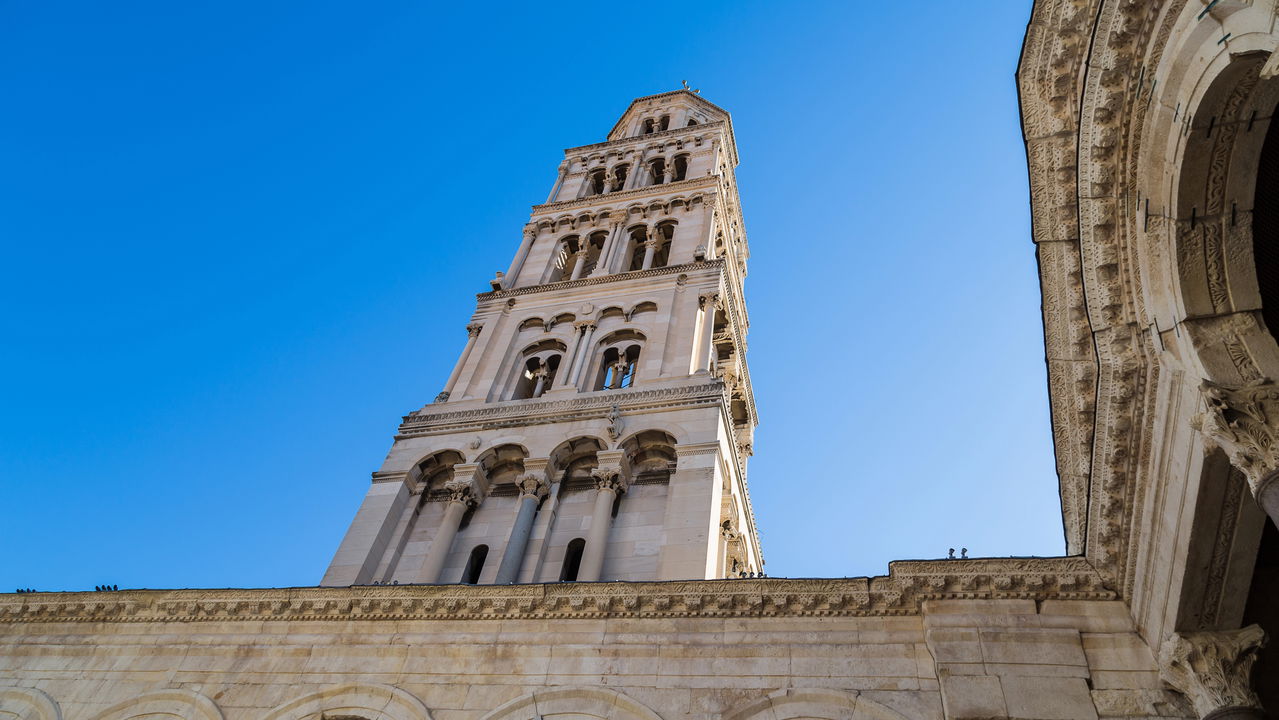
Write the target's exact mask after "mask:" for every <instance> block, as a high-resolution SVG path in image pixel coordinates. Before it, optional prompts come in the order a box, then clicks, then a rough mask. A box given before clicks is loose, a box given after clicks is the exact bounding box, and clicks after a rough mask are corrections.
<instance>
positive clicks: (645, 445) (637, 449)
mask: <svg viewBox="0 0 1279 720" xmlns="http://www.w3.org/2000/svg"><path fill="white" fill-rule="evenodd" d="M622 449H623V450H624V451H626V459H627V461H628V462H629V463H630V466H631V482H632V484H636V485H659V484H665V483H668V482H670V478H671V474H672V473H674V472H675V463H676V456H675V438H673V437H671V436H670V435H669V434H668V433H665V432H663V431H661V430H644V431H642V432H640V433H637V434H635V435H633V436H631V437H630V438H627V439H626V441H625V442H623V443H622Z"/></svg>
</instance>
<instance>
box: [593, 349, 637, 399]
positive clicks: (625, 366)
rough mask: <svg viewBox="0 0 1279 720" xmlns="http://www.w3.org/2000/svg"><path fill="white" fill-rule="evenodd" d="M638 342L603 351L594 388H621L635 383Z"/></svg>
mask: <svg viewBox="0 0 1279 720" xmlns="http://www.w3.org/2000/svg"><path fill="white" fill-rule="evenodd" d="M639 356H640V346H639V345H638V344H631V345H617V346H614V347H610V348H608V349H606V350H605V351H604V355H603V358H602V361H601V363H600V372H599V376H598V378H597V379H596V381H595V389H596V390H622V389H624V388H628V387H631V386H632V385H634V384H635V368H636V367H637V366H638V365H639Z"/></svg>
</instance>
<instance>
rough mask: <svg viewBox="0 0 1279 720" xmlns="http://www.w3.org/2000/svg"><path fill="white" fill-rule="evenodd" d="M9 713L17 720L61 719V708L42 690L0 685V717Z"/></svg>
mask: <svg viewBox="0 0 1279 720" xmlns="http://www.w3.org/2000/svg"><path fill="white" fill-rule="evenodd" d="M10 714H12V715H15V716H17V718H18V720H62V708H60V707H58V703H57V702H56V701H55V700H54V699H53V698H51V697H49V696H48V695H47V694H45V693H44V692H43V691H41V690H36V689H35V688H21V687H0V717H4V716H5V715H10Z"/></svg>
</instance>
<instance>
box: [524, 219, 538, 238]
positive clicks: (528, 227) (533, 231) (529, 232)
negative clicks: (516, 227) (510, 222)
mask: <svg viewBox="0 0 1279 720" xmlns="http://www.w3.org/2000/svg"><path fill="white" fill-rule="evenodd" d="M524 237H526V238H528V239H529V240H532V239H533V238H535V237H537V224H536V223H526V224H525V225H524Z"/></svg>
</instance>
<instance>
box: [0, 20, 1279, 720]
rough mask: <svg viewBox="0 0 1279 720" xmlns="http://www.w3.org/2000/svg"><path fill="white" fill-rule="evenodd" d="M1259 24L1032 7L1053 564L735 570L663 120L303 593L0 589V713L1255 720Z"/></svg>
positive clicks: (624, 127)
mask: <svg viewBox="0 0 1279 720" xmlns="http://www.w3.org/2000/svg"><path fill="white" fill-rule="evenodd" d="M1275 25H1276V6H1275V4H1274V2H1272V1H1271V0H1252V1H1248V0H1149V2H1134V1H1132V0H1038V1H1037V2H1036V3H1035V4H1034V7H1033V10H1032V17H1031V21H1030V24H1029V26H1028V29H1027V36H1026V42H1025V46H1024V49H1023V56H1022V60H1021V65H1020V67H1019V70H1018V78H1017V79H1018V83H1019V91H1020V95H1021V102H1022V113H1023V128H1024V131H1025V139H1026V146H1027V157H1028V162H1029V167H1030V179H1031V182H1030V185H1031V188H1030V190H1031V193H1030V194H1031V203H1032V211H1033V221H1034V226H1033V235H1034V241H1035V243H1036V249H1037V256H1038V260H1039V270H1040V276H1041V281H1042V286H1043V296H1044V297H1043V312H1044V327H1045V341H1046V342H1045V346H1046V355H1047V360H1048V375H1049V393H1050V397H1051V400H1052V404H1051V405H1052V414H1053V417H1052V421H1053V432H1054V438H1055V446H1056V452H1057V463H1058V475H1059V478H1058V479H1059V483H1060V488H1061V497H1062V505H1063V518H1064V521H1065V531H1066V539H1067V547H1068V553H1069V557H1063V558H1008V559H974V560H966V559H965V560H950V561H926V562H922V561H911V562H895V563H892V564H891V565H890V567H889V574H888V575H886V576H882V577H872V578H848V579H839V580H787V579H768V578H762V577H750V576H751V575H755V574H758V573H759V572H760V570H762V568H763V556H762V553H761V550H760V544H759V538H758V534H757V532H756V529H755V525H754V520H753V515H752V512H751V506H750V499H749V495H748V493H747V489H746V464H747V460H748V458H749V457H750V455H751V452H752V449H753V448H752V442H753V440H752V433H753V429H754V427H755V423H756V421H757V418H756V411H755V407H754V402H753V396H752V393H751V386H750V375H749V372H748V369H747V365H746V358H745V350H746V332H747V328H748V326H749V324H748V319H747V315H746V308H745V305H744V300H743V298H744V295H743V292H742V282H743V278H744V277H745V274H746V265H747V259H748V257H749V250H748V244H747V241H746V236H745V232H744V228H743V225H742V220H741V211H740V207H739V205H738V200H737V192H736V183H735V180H734V177H733V168H735V167H736V165H737V150H736V146H735V143H734V141H733V132H732V123H731V119H730V118H729V116H728V114H727V113H726V112H724V111H723V110H722V109H720V108H718V107H716V106H714V105H713V104H711V103H709V102H707V101H705V100H704V99H702V98H701V97H700V96H698V95H697V94H695V93H692V92H689V91H686V90H685V91H676V92H672V93H663V94H661V95H655V96H650V97H646V98H640V99H638V100H636V101H635V102H634V103H632V104H631V106H630V107H629V108H628V109H627V111H626V113H625V114H624V115H623V116H622V118H621V119H620V120H619V121H618V123H617V124H616V125H615V126H614V128H613V129H612V130H611V131H610V133H609V135H608V136H607V141H606V142H604V143H600V144H598V145H588V146H584V147H579V148H572V149H570V150H568V151H566V153H565V159H564V162H563V163H562V164H561V165H560V168H559V172H558V175H557V177H556V178H555V181H554V182H553V186H552V190H551V192H550V195H549V197H548V198H547V201H546V202H545V203H544V204H541V205H538V206H536V207H534V209H533V213H532V215H531V218H530V222H529V223H528V224H527V225H526V226H525V228H524V233H523V236H522V239H521V242H520V243H519V245H518V249H517V250H516V253H515V256H514V259H513V261H512V262H511V264H510V265H509V267H508V269H507V270H506V271H505V272H504V273H499V274H498V276H497V277H496V278H495V279H494V280H492V281H491V288H492V289H491V290H490V291H488V292H485V293H482V294H481V295H479V297H478V299H477V307H476V312H475V314H474V315H473V317H472V318H471V322H470V323H469V324H468V325H467V327H466V336H465V337H462V333H461V332H459V334H458V335H459V336H458V338H457V339H458V341H459V345H461V351H460V353H459V360H458V362H457V365H456V367H455V369H454V371H453V372H452V373H451V375H450V377H449V378H448V380H447V381H446V383H445V384H444V387H443V388H442V391H441V392H440V394H439V396H438V397H436V398H435V399H434V401H433V402H431V403H429V404H426V405H425V406H423V407H422V408H421V409H419V410H417V411H415V412H413V413H411V414H409V415H408V416H406V417H404V418H403V422H402V424H401V425H400V428H399V432H398V433H397V435H396V437H395V438H394V441H393V444H392V447H391V450H390V452H389V454H388V455H387V457H386V460H385V461H384V462H383V464H382V466H381V467H380V468H379V469H378V470H377V472H375V473H374V474H373V478H372V480H373V481H372V483H371V486H370V488H369V491H368V494H367V496H366V498H365V500H364V502H363V504H362V505H361V507H360V509H359V511H358V512H357V514H356V517H355V519H354V521H353V522H352V524H351V527H350V529H349V531H348V533H347V535H346V537H345V538H344V540H343V542H342V544H341V547H340V548H339V549H338V551H337V554H336V556H335V557H334V560H333V562H332V564H331V566H330V567H329V569H328V571H327V573H326V574H325V577H324V579H323V582H322V583H321V587H315V588H295V589H284V590H186V591H124V592H109V593H57V594H54V593H32V594H21V595H5V596H0V720H8V719H9V718H13V719H14V720H18V719H21V720H37V719H38V720H63V718H64V717H65V718H66V720H133V719H135V718H148V719H150V718H160V717H178V718H184V719H191V720H195V719H197V718H198V719H199V720H241V719H242V718H243V719H247V718H267V719H268V720H325V719H337V718H359V719H360V720H431V719H432V718H434V719H435V720H541V719H542V718H554V720H587V719H595V720H679V719H685V718H687V719H689V720H793V719H798V718H814V719H818V720H842V719H844V718H880V719H882V720H895V719H897V718H912V719H916V718H917V719H920V720H924V719H929V720H932V719H936V720H940V719H941V718H950V719H968V720H979V719H983V718H1018V719H1022V718H1025V719H1030V718H1044V719H1052V720H1074V719H1085V720H1095V719H1098V718H1196V717H1199V718H1222V719H1224V718H1235V717H1239V718H1259V717H1263V716H1264V715H1263V713H1264V712H1265V710H1263V708H1265V709H1268V710H1269V711H1270V713H1271V714H1274V713H1276V712H1279V674H1277V673H1279V656H1276V654H1275V653H1276V648H1277V644H1276V643H1273V642H1270V643H1268V642H1267V635H1268V634H1269V635H1273V634H1274V633H1275V632H1279V530H1276V527H1275V525H1274V521H1275V518H1276V516H1277V515H1279V504H1277V503H1279V500H1277V497H1279V495H1276V493H1279V489H1277V488H1279V483H1276V481H1275V478H1276V477H1277V476H1279V446H1277V439H1279V390H1277V389H1276V386H1275V382H1276V381H1279V344H1276V342H1275V338H1274V334H1273V333H1274V330H1272V328H1274V327H1279V257H1276V256H1275V254H1274V253H1272V252H1271V249H1273V248H1275V247H1279V202H1272V198H1277V197H1279V125H1276V126H1275V129H1272V127H1271V124H1272V123H1271V119H1272V117H1273V116H1274V110H1275V108H1276V106H1277V105H1279V80H1275V78H1276V76H1279V60H1275V58H1276V57H1279V55H1276V54H1274V50H1275V49H1276V47H1279V35H1277V34H1276V32H1275ZM743 575H745V576H747V577H743Z"/></svg>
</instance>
